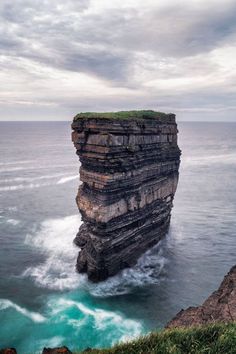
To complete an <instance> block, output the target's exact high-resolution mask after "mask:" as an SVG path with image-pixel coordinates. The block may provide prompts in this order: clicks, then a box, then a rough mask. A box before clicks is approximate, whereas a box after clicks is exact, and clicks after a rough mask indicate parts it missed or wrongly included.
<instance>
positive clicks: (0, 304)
mask: <svg viewBox="0 0 236 354" xmlns="http://www.w3.org/2000/svg"><path fill="white" fill-rule="evenodd" d="M7 308H13V309H15V310H16V311H17V312H19V313H21V314H22V315H24V316H25V317H28V318H29V319H31V320H32V321H33V322H44V321H46V318H45V317H44V316H42V315H41V314H39V313H37V312H31V311H28V310H26V309H25V308H23V307H21V306H19V305H16V304H14V303H13V302H12V301H10V300H6V299H0V310H5V309H7Z"/></svg>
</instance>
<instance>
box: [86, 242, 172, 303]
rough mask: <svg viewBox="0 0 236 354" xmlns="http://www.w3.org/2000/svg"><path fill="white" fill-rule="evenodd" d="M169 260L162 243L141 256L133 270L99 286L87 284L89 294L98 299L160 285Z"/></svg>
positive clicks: (129, 269)
mask: <svg viewBox="0 0 236 354" xmlns="http://www.w3.org/2000/svg"><path fill="white" fill-rule="evenodd" d="M166 263H167V258H166V257H165V256H164V255H163V248H162V243H161V242H160V243H159V245H158V246H155V247H154V248H152V249H151V250H148V251H147V252H146V253H145V254H144V255H143V256H141V257H140V258H139V260H138V262H137V264H136V265H135V266H134V267H133V268H127V269H124V270H123V271H121V272H120V273H119V274H117V275H115V276H114V277H111V278H108V279H107V280H106V281H104V282H101V283H99V284H92V283H90V282H87V283H85V287H86V288H87V289H88V290H89V292H90V293H91V294H92V295H94V296H97V297H108V296H117V295H123V294H128V293H130V292H132V291H133V289H134V288H137V287H142V286H145V285H149V284H158V283H159V282H160V281H161V280H162V277H161V275H162V273H163V271H164V266H165V264H166Z"/></svg>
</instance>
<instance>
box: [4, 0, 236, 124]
mask: <svg viewBox="0 0 236 354" xmlns="http://www.w3.org/2000/svg"><path fill="white" fill-rule="evenodd" d="M235 13H236V3H235V1H233V0H232V1H230V0H226V1H225V2H224V5H222V2H220V1H218V0H209V1H207V2H206V1H203V0H192V1H187V0H183V1H181V2H179V1H177V0H169V1H165V0H162V1H159V2H156V1H155V0H153V1H152V0H146V1H145V2H143V1H141V0H136V1H133V0H127V1H125V2H120V1H118V0H113V1H112V2H111V1H108V0H103V1H97V0H91V1H87V0H80V1H75V0H67V1H62V0H41V1H35V0H15V1H14V2H13V3H12V2H11V3H10V2H9V1H8V0H2V1H1V2H0V38H1V39H0V66H1V71H0V80H1V83H2V85H1V87H0V103H1V111H0V119H4V118H5V119H7V118H12V119H22V118H27V119H32V109H33V108H34V117H35V118H45V119H46V118H47V117H48V116H50V117H51V118H55V119H56V118H59V119H66V118H69V117H70V115H73V114H75V113H77V111H82V110H90V111H91V110H108V109H109V110H115V109H125V108H143V107H145V108H153V109H155V108H156V109H160V108H161V107H162V108H163V109H164V110H167V111H171V110H174V111H176V112H177V113H178V112H179V115H180V118H182V117H183V118H184V119H185V117H187V113H190V112H191V111H192V112H197V110H198V111H199V118H200V119H202V117H205V118H207V115H208V114H209V112H213V111H214V112H215V113H214V117H215V119H217V112H219V117H220V118H219V119H221V117H222V113H221V112H222V109H225V110H228V111H229V112H230V114H229V116H228V118H229V119H234V117H236V115H235V113H236V112H235V110H234V106H235V105H234V102H233V97H234V94H235V77H236V65H235V60H234V58H235V54H236V21H235ZM229 107H231V108H230V109H228V108H229ZM183 112H185V113H183ZM186 112H187V113H186ZM203 112H205V114H203ZM195 117H197V113H196V114H195ZM197 118H198V117H197Z"/></svg>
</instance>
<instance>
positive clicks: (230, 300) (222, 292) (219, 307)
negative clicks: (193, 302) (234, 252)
mask: <svg viewBox="0 0 236 354" xmlns="http://www.w3.org/2000/svg"><path fill="white" fill-rule="evenodd" d="M233 321H236V265H235V266H234V267H233V268H231V270H230V272H229V273H228V274H227V275H226V276H225V277H224V280H223V282H222V283H221V285H220V287H219V289H218V290H217V291H215V292H213V294H212V295H211V296H210V297H209V298H208V299H207V300H206V301H205V302H204V303H203V304H202V305H201V306H199V307H189V308H188V309H186V310H181V311H180V312H179V313H178V314H177V315H176V316H175V317H174V318H173V319H172V320H171V321H170V322H169V323H168V324H167V326H166V328H171V327H189V326H198V325H204V324H208V323H215V322H224V323H227V322H233Z"/></svg>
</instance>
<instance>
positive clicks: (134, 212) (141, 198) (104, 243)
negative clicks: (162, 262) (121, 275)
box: [72, 111, 180, 281]
mask: <svg viewBox="0 0 236 354" xmlns="http://www.w3.org/2000/svg"><path fill="white" fill-rule="evenodd" d="M123 113H125V115H123ZM72 129H73V130H74V131H73V133H72V140H73V142H74V145H75V148H76V150H77V154H78V155H79V158H80V162H81V167H80V179H81V181H82V182H83V183H82V185H81V186H80V187H79V190H78V195H77V198H76V200H77V205H78V208H79V210H80V212H81V214H82V220H83V224H82V226H81V227H80V229H79V232H78V234H77V236H76V239H75V243H76V244H77V245H78V246H79V247H80V249H81V250H80V252H79V256H78V261H77V269H78V271H79V272H86V273H87V274H88V277H89V279H90V280H92V281H101V280H104V279H106V278H107V277H109V276H111V275H114V274H116V273H117V272H118V271H119V270H121V269H123V268H125V267H130V266H132V265H134V264H135V263H136V261H137V259H138V258H139V257H140V255H141V254H142V253H144V252H145V251H146V250H147V249H149V248H150V247H152V246H153V245H155V244H156V243H157V242H158V241H159V240H160V239H161V238H162V237H163V236H164V235H165V233H166V232H167V230H168V226H169V223H170V213H171V208H172V201H173V197H174V194H175V191H176V187H177V182H178V168H179V163H180V150H179V148H178V146H177V125H176V122H175V115H174V114H167V115H165V114H160V113H157V112H153V111H132V112H117V113H113V114H109V113H105V114H102V113H100V114H91V113H90V114H83V113H81V114H79V115H77V116H76V117H75V118H74V122H73V124H72Z"/></svg>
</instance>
